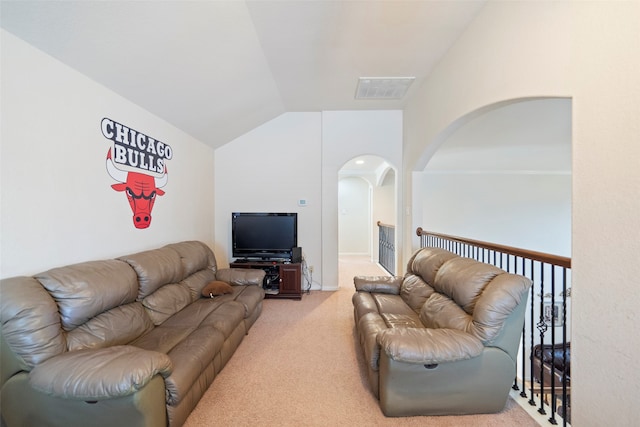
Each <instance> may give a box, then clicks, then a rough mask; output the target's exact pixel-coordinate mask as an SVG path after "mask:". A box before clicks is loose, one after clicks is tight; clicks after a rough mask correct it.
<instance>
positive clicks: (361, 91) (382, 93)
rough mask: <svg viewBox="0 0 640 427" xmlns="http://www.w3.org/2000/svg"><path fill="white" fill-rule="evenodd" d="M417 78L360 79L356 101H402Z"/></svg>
mask: <svg viewBox="0 0 640 427" xmlns="http://www.w3.org/2000/svg"><path fill="white" fill-rule="evenodd" d="M415 79H416V78H415V77H360V78H359V79H358V87H357V89H356V99H401V98H402V97H403V96H404V95H405V93H407V89H409V86H411V83H413V81H414V80H415Z"/></svg>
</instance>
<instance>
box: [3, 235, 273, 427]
mask: <svg viewBox="0 0 640 427" xmlns="http://www.w3.org/2000/svg"><path fill="white" fill-rule="evenodd" d="M263 277H264V271H262V270H249V269H220V270H219V269H217V266H216V260H215V257H214V255H213V252H212V251H211V249H209V247H208V246H206V245H205V244H203V243H201V242H197V241H189V242H181V243H176V244H171V245H167V246H164V247H162V248H159V249H154V250H149V251H145V252H140V253H136V254H133V255H128V256H123V257H120V258H118V259H111V260H103V261H90V262H84V263H81V264H75V265H69V266H66V267H61V268H54V269H52V270H49V271H46V272H44V273H41V274H37V275H35V276H33V277H14V278H9V279H4V280H2V281H0V295H1V312H0V320H1V322H2V334H1V335H0V351H1V354H0V356H1V365H0V368H1V369H0V375H1V380H2V382H1V384H2V392H1V409H2V420H3V425H6V426H8V427H14V426H64V427H70V426H78V427H80V426H82V427H84V426H89V425H91V426H104V427H113V426H148V427H151V426H167V425H168V426H172V427H176V426H180V425H182V424H183V423H184V421H185V420H186V418H187V416H188V415H189V413H190V412H191V410H192V409H193V408H194V407H195V405H196V404H197V403H198V401H199V400H200V398H201V397H202V395H203V394H204V392H205V391H206V390H207V388H208V387H209V385H210V384H211V383H212V382H213V380H214V378H215V377H216V375H217V374H218V373H219V372H220V371H221V370H222V368H223V367H224V366H225V364H226V363H227V361H228V360H229V359H230V357H231V356H232V354H233V353H234V351H235V349H236V348H237V347H238V345H239V344H240V342H241V341H242V340H243V338H244V336H245V334H246V333H247V331H248V330H249V328H250V327H251V325H253V323H254V322H255V321H256V319H257V318H258V317H259V315H260V313H261V311H262V301H263V299H264V291H263V289H262V280H263ZM214 280H218V281H225V282H227V283H231V284H232V285H233V286H232V288H231V291H232V293H229V294H225V295H220V296H215V297H214V298H205V297H203V296H202V290H203V288H204V287H205V286H206V285H207V284H209V283H210V282H212V281H214Z"/></svg>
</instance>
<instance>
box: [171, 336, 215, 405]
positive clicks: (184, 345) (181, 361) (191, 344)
mask: <svg viewBox="0 0 640 427" xmlns="http://www.w3.org/2000/svg"><path fill="white" fill-rule="evenodd" d="M223 345H224V335H223V334H222V332H220V331H219V330H218V329H216V328H215V327H213V326H206V325H202V326H200V327H198V328H197V329H196V330H194V331H193V332H191V333H190V334H189V335H188V336H187V337H185V338H184V339H183V340H182V341H180V342H179V343H178V344H177V345H176V346H175V347H173V348H172V349H171V351H169V353H168V356H169V359H171V363H172V364H173V372H172V373H171V375H170V376H169V377H168V378H166V379H165V386H166V388H167V404H169V405H172V406H176V405H177V404H179V403H180V401H181V400H182V398H183V397H184V396H186V395H187V394H188V393H189V390H190V389H191V386H192V385H193V384H194V383H195V381H196V380H197V379H198V377H200V374H201V373H202V372H203V371H204V370H206V369H207V367H208V366H209V365H212V364H213V360H214V355H216V354H218V353H219V352H220V350H221V349H222V347H223Z"/></svg>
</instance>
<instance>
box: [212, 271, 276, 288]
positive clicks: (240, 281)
mask: <svg viewBox="0 0 640 427" xmlns="http://www.w3.org/2000/svg"><path fill="white" fill-rule="evenodd" d="M265 274H266V273H265V272H264V270H261V269H259V268H255V269H254V268H221V269H219V270H218V271H216V280H221V281H223V282H227V283H230V284H232V285H256V286H260V287H262V282H263V280H264V276H265Z"/></svg>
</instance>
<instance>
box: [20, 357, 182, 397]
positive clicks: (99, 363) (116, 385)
mask: <svg viewBox="0 0 640 427" xmlns="http://www.w3.org/2000/svg"><path fill="white" fill-rule="evenodd" d="M171 370H172V364H171V360H170V359H169V356H167V355H166V354H163V353H159V352H157V351H149V350H143V349H141V348H138V347H133V346H126V345H120V346H113V347H106V348H100V349H86V350H79V351H72V352H67V353H63V354H61V355H59V356H54V357H52V358H50V359H48V360H46V361H44V362H42V363H40V364H38V365H36V367H35V368H33V370H32V371H31V372H30V373H29V384H30V385H31V386H32V387H33V388H34V389H36V390H38V391H40V392H42V393H45V394H48V395H50V396H54V397H61V398H65V399H75V400H85V401H93V400H102V399H110V398H115V397H121V396H128V395H131V394H133V393H135V392H136V391H138V390H140V389H142V388H143V387H144V386H145V385H146V384H147V383H148V382H149V381H151V379H152V378H153V377H154V376H155V375H157V374H160V375H162V377H164V378H167V377H168V376H169V375H170V374H171Z"/></svg>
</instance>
